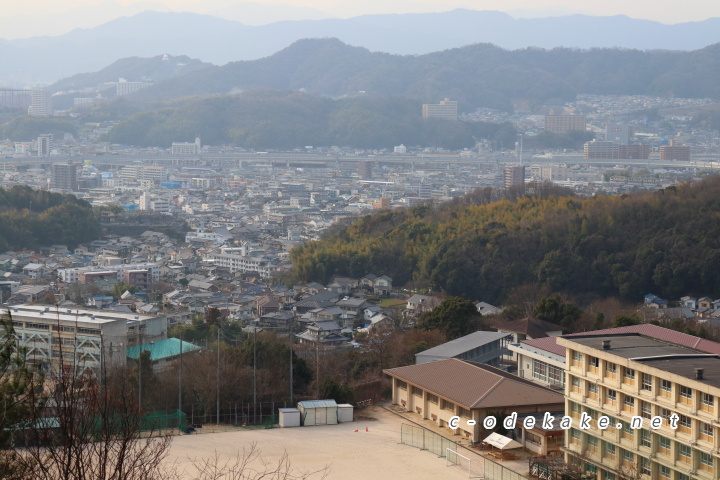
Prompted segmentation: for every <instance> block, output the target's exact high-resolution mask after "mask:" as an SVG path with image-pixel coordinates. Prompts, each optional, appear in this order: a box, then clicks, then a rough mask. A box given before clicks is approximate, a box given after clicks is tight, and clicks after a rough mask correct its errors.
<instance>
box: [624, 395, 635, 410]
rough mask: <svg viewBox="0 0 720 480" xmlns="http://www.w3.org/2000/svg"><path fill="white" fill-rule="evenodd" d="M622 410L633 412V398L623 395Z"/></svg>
mask: <svg viewBox="0 0 720 480" xmlns="http://www.w3.org/2000/svg"><path fill="white" fill-rule="evenodd" d="M623 410H626V411H628V412H634V411H635V397H633V396H630V395H623Z"/></svg>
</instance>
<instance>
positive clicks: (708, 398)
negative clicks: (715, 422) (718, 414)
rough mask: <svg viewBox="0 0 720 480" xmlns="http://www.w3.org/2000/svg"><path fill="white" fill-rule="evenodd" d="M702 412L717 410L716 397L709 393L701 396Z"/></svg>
mask: <svg viewBox="0 0 720 480" xmlns="http://www.w3.org/2000/svg"><path fill="white" fill-rule="evenodd" d="M700 410H704V411H706V412H713V411H714V410H715V397H714V396H712V395H710V394H709V393H703V394H701V395H700Z"/></svg>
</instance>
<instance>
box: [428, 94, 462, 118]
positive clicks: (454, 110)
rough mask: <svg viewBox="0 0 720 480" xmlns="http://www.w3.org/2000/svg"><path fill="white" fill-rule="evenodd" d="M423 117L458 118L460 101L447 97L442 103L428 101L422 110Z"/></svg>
mask: <svg viewBox="0 0 720 480" xmlns="http://www.w3.org/2000/svg"><path fill="white" fill-rule="evenodd" d="M422 117H423V118H444V119H445V120H457V119H458V102H456V101H453V100H450V99H449V98H446V99H445V100H441V101H440V103H426V104H424V105H423V110H422Z"/></svg>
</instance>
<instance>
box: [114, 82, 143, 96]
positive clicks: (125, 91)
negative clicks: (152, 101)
mask: <svg viewBox="0 0 720 480" xmlns="http://www.w3.org/2000/svg"><path fill="white" fill-rule="evenodd" d="M150 85H152V83H150V82H128V81H127V80H125V79H124V78H120V79H118V82H117V84H116V87H115V95H117V96H118V97H121V96H123V95H130V94H131V93H135V92H137V91H138V90H140V89H143V88H146V87H149V86H150Z"/></svg>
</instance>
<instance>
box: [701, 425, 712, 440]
mask: <svg viewBox="0 0 720 480" xmlns="http://www.w3.org/2000/svg"><path fill="white" fill-rule="evenodd" d="M714 433H715V432H714V431H713V426H712V425H710V424H709V423H705V422H700V440H705V441H706V442H711V443H712V441H713V437H714Z"/></svg>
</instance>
